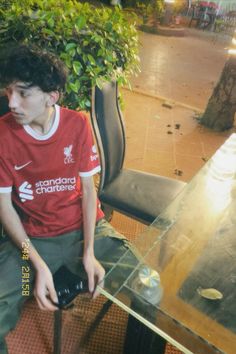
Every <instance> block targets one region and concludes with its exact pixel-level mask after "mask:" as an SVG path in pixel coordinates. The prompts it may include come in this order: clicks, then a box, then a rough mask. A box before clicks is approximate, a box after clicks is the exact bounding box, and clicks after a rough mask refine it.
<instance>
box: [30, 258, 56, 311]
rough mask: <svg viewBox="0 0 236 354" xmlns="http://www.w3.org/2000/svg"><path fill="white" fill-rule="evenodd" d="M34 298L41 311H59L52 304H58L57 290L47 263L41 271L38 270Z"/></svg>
mask: <svg viewBox="0 0 236 354" xmlns="http://www.w3.org/2000/svg"><path fill="white" fill-rule="evenodd" d="M34 296H35V298H36V300H37V303H38V305H39V308H40V309H41V310H49V311H55V310H58V307H56V306H55V305H53V303H52V302H54V303H57V302H58V298H57V294H56V290H55V288H54V284H53V278H52V273H51V272H50V270H49V268H48V266H47V265H46V264H45V263H44V264H43V265H42V266H41V267H40V269H38V270H36V279H35V287H34Z"/></svg>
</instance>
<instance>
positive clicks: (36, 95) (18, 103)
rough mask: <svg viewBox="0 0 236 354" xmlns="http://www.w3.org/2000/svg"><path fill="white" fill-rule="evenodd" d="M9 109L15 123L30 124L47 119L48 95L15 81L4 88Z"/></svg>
mask: <svg viewBox="0 0 236 354" xmlns="http://www.w3.org/2000/svg"><path fill="white" fill-rule="evenodd" d="M6 94H7V97H8V100H9V108H10V110H11V112H12V114H13V116H14V118H15V120H16V122H17V123H19V124H21V125H25V124H31V123H34V122H38V121H42V120H43V119H44V117H45V119H47V114H46V113H47V111H48V109H49V108H50V106H51V104H50V102H51V101H50V93H46V92H43V91H42V90H41V89H40V88H39V87H37V86H29V84H27V83H25V82H21V81H16V82H13V83H12V84H10V85H9V86H8V87H7V88H6Z"/></svg>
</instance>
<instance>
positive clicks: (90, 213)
mask: <svg viewBox="0 0 236 354" xmlns="http://www.w3.org/2000/svg"><path fill="white" fill-rule="evenodd" d="M65 83H66V70H65V68H64V66H63V64H62V63H61V61H59V60H58V59H57V58H55V57H54V56H52V55H50V54H48V53H44V52H40V51H37V50H33V49H30V48H28V47H25V46H20V47H19V48H17V49H14V50H13V51H11V53H10V54H8V56H7V57H6V58H4V62H3V63H2V64H1V69H0V84H1V86H4V87H5V89H6V94H7V96H8V100H9V109H10V112H9V113H8V114H6V115H5V116H4V117H2V118H1V119H0V221H1V223H2V225H3V227H4V230H5V231H6V234H7V236H8V237H7V241H6V242H3V243H2V244H0V353H1V354H3V353H4V354H5V353H7V349H6V345H5V341H4V338H5V336H6V335H7V333H8V332H9V331H10V330H11V329H13V328H14V327H15V325H16V323H17V320H18V318H19V314H20V310H21V308H22V304H23V303H24V301H25V300H26V299H27V298H28V296H30V295H31V292H32V288H33V289H34V296H35V297H36V300H37V302H38V305H39V307H40V309H42V310H51V311H54V310H56V309H57V307H56V306H55V305H54V303H56V302H57V300H58V299H57V295H56V292H55V288H54V284H53V277H52V274H53V273H54V272H55V271H56V270H57V269H59V267H60V266H61V265H63V264H65V265H67V266H68V267H69V268H70V270H72V271H74V272H77V271H79V268H80V269H81V267H82V264H83V267H84V269H85V271H86V273H87V276H88V282H89V291H90V292H91V293H94V291H95V287H96V283H98V282H100V281H101V280H102V279H103V277H104V274H105V271H104V268H103V267H102V265H101V264H100V263H99V262H98V260H97V258H102V257H103V255H104V254H105V253H107V257H108V260H111V261H112V262H114V261H116V260H117V259H118V258H119V257H120V256H121V255H122V253H124V252H125V251H126V250H127V247H129V244H128V242H127V241H126V240H125V239H124V238H122V237H121V235H119V234H117V233H116V232H115V230H114V229H113V228H112V227H111V226H110V224H108V223H107V222H106V221H105V220H104V219H103V213H102V211H101V209H100V207H99V202H98V201H97V198H96V193H95V188H94V183H93V175H94V174H95V173H97V172H99V170H100V166H99V161H98V155H97V152H96V147H95V145H94V142H93V138H92V133H91V130H90V127H89V125H88V122H87V119H86V117H85V116H84V115H83V114H81V113H78V112H75V111H72V110H69V109H66V108H62V107H60V106H58V105H57V104H56V103H57V101H58V99H59V96H60V93H61V91H63V89H64V86H65ZM94 235H95V242H97V244H95V253H96V256H97V258H96V257H95V253H94ZM105 236H112V237H105ZM96 245H97V246H96ZM115 248H116V249H117V253H116V255H115V258H114V257H113V258H112V256H111V254H112V252H113V250H114V249H115ZM109 257H111V258H112V259H109ZM81 262H82V263H81ZM108 263H109V262H108ZM29 265H30V267H29ZM32 284H33V285H32Z"/></svg>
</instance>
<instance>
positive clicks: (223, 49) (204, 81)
mask: <svg viewBox="0 0 236 354" xmlns="http://www.w3.org/2000/svg"><path fill="white" fill-rule="evenodd" d="M185 33H186V35H185V36H184V37H167V36H159V35H155V34H149V33H143V32H140V58H141V73H140V74H139V75H138V77H136V78H133V79H132V83H133V88H134V89H139V90H144V91H146V92H149V93H151V94H154V95H161V96H165V97H167V98H169V99H173V100H177V101H180V102H183V103H186V104H189V105H192V106H194V107H198V108H200V109H203V108H204V107H205V105H206V103H207V101H208V98H209V96H210V95H211V93H212V90H213V87H214V85H215V83H216V82H217V80H218V78H219V76H220V73H221V71H222V68H223V66H224V63H225V61H226V58H227V48H228V47H229V44H230V39H228V40H227V39H226V40H225V39H224V40H223V38H222V37H220V36H218V35H214V34H211V33H209V32H204V31H202V30H196V29H188V28H187V29H185Z"/></svg>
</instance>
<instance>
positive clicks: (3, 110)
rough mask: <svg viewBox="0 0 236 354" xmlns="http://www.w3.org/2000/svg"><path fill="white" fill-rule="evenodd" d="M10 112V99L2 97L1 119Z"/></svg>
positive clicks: (0, 105)
mask: <svg viewBox="0 0 236 354" xmlns="http://www.w3.org/2000/svg"><path fill="white" fill-rule="evenodd" d="M7 112H9V107H8V99H7V97H6V96H1V95H0V117H1V116H3V115H4V114H5V113H7Z"/></svg>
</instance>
